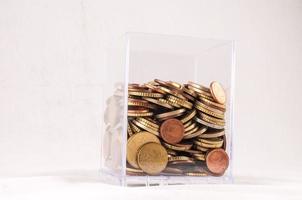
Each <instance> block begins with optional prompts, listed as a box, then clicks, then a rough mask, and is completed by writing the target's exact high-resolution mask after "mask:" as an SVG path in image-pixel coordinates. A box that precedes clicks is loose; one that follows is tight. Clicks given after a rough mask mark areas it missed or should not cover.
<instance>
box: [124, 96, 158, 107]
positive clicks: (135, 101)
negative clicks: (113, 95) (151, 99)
mask: <svg viewBox="0 0 302 200" xmlns="http://www.w3.org/2000/svg"><path fill="white" fill-rule="evenodd" d="M128 106H140V107H146V108H151V109H153V110H154V109H156V108H157V107H156V106H155V105H152V104H150V103H148V101H145V100H142V99H132V98H128Z"/></svg>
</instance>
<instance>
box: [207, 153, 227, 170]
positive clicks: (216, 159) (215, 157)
mask: <svg viewBox="0 0 302 200" xmlns="http://www.w3.org/2000/svg"><path fill="white" fill-rule="evenodd" d="M206 165H207V168H208V169H209V171H210V172H212V173H214V174H223V173H224V172H225V170H226V169H227V168H228V166H229V156H228V154H227V153H226V152H225V151H224V150H223V149H213V150H211V151H210V152H209V153H207V155H206Z"/></svg>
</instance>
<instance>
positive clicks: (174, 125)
mask: <svg viewBox="0 0 302 200" xmlns="http://www.w3.org/2000/svg"><path fill="white" fill-rule="evenodd" d="M160 136H161V137H162V139H163V140H164V141H166V142H168V143H170V144H176V143H179V142H180V141H181V140H182V138H183V136H184V125H183V124H182V122H181V121H180V120H178V119H168V120H166V121H164V122H163V123H162V125H161V126H160Z"/></svg>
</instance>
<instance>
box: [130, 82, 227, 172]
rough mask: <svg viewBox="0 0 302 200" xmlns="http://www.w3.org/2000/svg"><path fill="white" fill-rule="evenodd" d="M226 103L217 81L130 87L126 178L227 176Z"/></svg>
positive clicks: (147, 84) (158, 83)
mask: <svg viewBox="0 0 302 200" xmlns="http://www.w3.org/2000/svg"><path fill="white" fill-rule="evenodd" d="M226 100H227V98H226V93H225V91H224V89H223V87H222V85H221V84H220V83H218V82H217V81H213V82H212V83H211V84H210V86H209V87H207V86H204V85H202V84H199V83H197V82H193V81H188V82H187V83H185V84H181V83H178V82H175V81H164V80H160V79H154V80H153V81H149V82H147V83H142V84H138V83H133V84H129V86H128V102H127V103H128V112H127V115H128V124H127V138H128V141H127V170H126V173H127V175H131V176H144V175H164V176H176V175H177V176H179V175H183V176H197V177H199V176H201V177H202V176H221V175H223V174H224V172H225V171H226V170H227V168H228V165H229V157H228V155H227V152H226V151H225V150H226V138H227V137H226V136H227V135H226V130H227V129H226V125H227V123H226V121H225V112H227V106H226V105H227V104H226Z"/></svg>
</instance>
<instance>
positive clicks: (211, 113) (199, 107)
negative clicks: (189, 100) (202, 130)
mask: <svg viewBox="0 0 302 200" xmlns="http://www.w3.org/2000/svg"><path fill="white" fill-rule="evenodd" d="M195 108H197V110H199V111H201V112H203V113H206V114H208V115H211V116H213V117H216V118H219V119H224V114H221V113H216V112H212V111H210V110H208V109H206V108H204V107H201V106H200V105H198V104H195Z"/></svg>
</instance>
